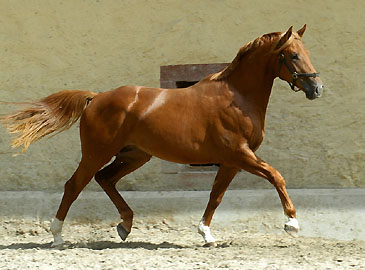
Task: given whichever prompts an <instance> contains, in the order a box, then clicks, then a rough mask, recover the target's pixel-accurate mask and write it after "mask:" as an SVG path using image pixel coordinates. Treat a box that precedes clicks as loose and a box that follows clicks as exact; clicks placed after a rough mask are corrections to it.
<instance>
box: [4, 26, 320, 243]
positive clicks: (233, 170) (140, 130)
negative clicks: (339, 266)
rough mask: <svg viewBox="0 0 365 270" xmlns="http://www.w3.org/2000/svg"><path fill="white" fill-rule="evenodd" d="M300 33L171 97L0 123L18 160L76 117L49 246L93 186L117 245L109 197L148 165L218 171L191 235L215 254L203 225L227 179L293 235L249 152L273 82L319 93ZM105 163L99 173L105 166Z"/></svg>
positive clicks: (248, 51) (32, 108)
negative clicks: (75, 141) (105, 204)
mask: <svg viewBox="0 0 365 270" xmlns="http://www.w3.org/2000/svg"><path fill="white" fill-rule="evenodd" d="M305 29H306V26H305V25H304V26H303V28H301V29H300V30H299V31H297V32H294V31H293V30H292V27H290V28H289V29H288V31H286V32H285V33H279V32H278V33H269V34H265V35H263V36H261V37H259V38H257V39H255V40H254V41H252V42H249V43H248V44H246V45H245V46H243V47H242V48H241V49H240V50H239V52H238V54H237V56H236V57H235V59H234V60H233V62H232V63H231V64H230V65H229V66H227V68H225V69H224V70H222V71H221V72H218V73H216V74H212V75H209V76H208V77H206V78H204V79H203V80H201V81H200V82H198V83H197V84H195V85H193V86H191V87H187V88H180V89H161V88H147V87H142V86H122V87H119V88H117V89H114V90H111V91H108V92H104V93H94V92H91V91H81V90H69V91H61V92H58V93H55V94H53V95H50V96H48V97H46V98H44V99H42V100H40V101H36V102H29V103H25V104H26V105H27V107H25V108H24V109H21V110H18V111H16V112H14V113H11V114H8V115H6V116H4V117H2V121H3V122H4V123H5V124H6V125H7V128H8V130H9V132H11V133H19V134H18V136H17V137H16V138H15V139H14V140H13V142H12V144H13V146H14V147H16V146H20V145H23V146H24V149H23V151H25V150H26V149H27V147H28V146H29V145H30V144H31V143H32V142H34V141H37V140H38V139H40V138H42V137H43V136H45V135H47V134H50V133H52V132H54V131H58V132H60V131H63V130H65V129H67V128H69V127H70V126H71V125H72V124H74V123H75V122H76V121H77V120H78V119H79V118H80V117H81V120H80V139H81V151H82V158H81V161H80V163H79V166H78V168H77V169H76V171H75V172H74V174H73V175H72V177H71V178H70V179H69V180H68V181H67V183H66V184H65V188H64V194H63V198H62V201H61V204H60V206H59V209H58V211H57V214H56V217H55V219H54V221H53V222H52V225H51V231H52V234H53V236H54V242H53V245H55V246H57V245H60V244H62V242H63V241H62V236H61V231H62V225H63V222H64V220H65V218H66V215H67V212H68V210H69V208H70V206H71V204H72V203H73V202H74V201H75V200H76V198H77V197H78V196H79V194H80V192H81V191H82V190H83V189H84V187H85V186H86V185H87V184H88V183H89V182H90V181H91V179H92V178H93V177H94V176H95V180H96V181H97V182H98V183H99V185H100V186H101V187H102V188H103V190H104V191H105V192H106V193H107V195H108V196H109V197H110V199H111V200H112V202H113V203H114V205H115V206H116V208H117V209H118V211H119V213H120V217H121V222H120V223H119V225H118V226H117V231H118V233H119V235H120V237H121V238H122V239H123V240H125V239H126V237H127V236H128V234H129V233H130V231H131V228H132V220H133V212H132V210H131V209H130V208H129V206H128V205H127V203H126V202H125V201H124V199H123V198H122V196H121V195H120V194H119V192H118V191H117V189H116V187H115V186H116V183H117V182H118V180H119V179H120V178H122V177H123V176H125V175H126V174H129V173H131V172H133V171H134V170H136V169H137V168H139V167H141V166H142V165H143V164H145V163H146V162H147V161H149V160H150V158H151V157H152V156H156V157H158V158H161V159H164V160H168V161H172V162H178V163H184V164H207V163H214V164H220V167H219V170H218V173H217V175H216V177H215V181H214V184H213V187H212V190H211V193H210V198H209V202H208V205H207V207H206V210H205V212H204V214H203V217H202V219H201V221H200V224H199V226H198V232H199V233H200V234H201V235H202V236H203V238H204V241H205V243H206V245H211V246H214V245H215V240H214V238H213V237H212V235H211V233H210V229H209V226H210V223H211V220H212V217H213V214H214V211H215V209H216V208H217V207H218V205H219V204H220V202H221V200H222V198H223V195H224V193H225V191H226V189H227V187H228V185H229V184H230V182H231V181H232V179H233V177H234V176H235V175H236V174H237V172H238V171H239V170H241V169H243V170H246V171H248V172H250V173H253V174H255V175H258V176H261V177H263V178H265V179H267V180H268V181H269V182H270V183H271V184H272V185H273V186H274V187H275V188H276V190H277V192H278V194H279V197H280V200H281V203H282V206H283V209H284V213H285V214H286V215H287V216H288V218H289V220H288V222H286V223H285V226H284V229H285V230H286V231H288V232H297V231H298V229H299V226H298V222H297V220H296V210H295V208H294V206H293V204H292V202H291V200H290V198H289V195H288V193H287V191H286V186H285V180H284V178H283V177H282V176H281V175H280V173H279V172H278V171H277V170H275V169H274V168H273V167H271V166H270V165H269V164H267V163H266V162H264V161H263V160H262V159H260V158H259V157H258V156H257V155H256V154H255V151H256V150H257V149H258V147H259V146H260V144H261V143H262V141H263V138H264V133H265V114H266V109H267V105H268V101H269V97H270V93H271V89H272V85H273V82H274V79H275V78H276V77H279V78H280V79H282V80H285V81H287V82H288V83H289V84H290V86H291V88H292V89H293V90H302V91H304V93H305V95H306V97H307V98H308V99H315V98H317V97H320V96H321V94H322V90H323V85H322V82H321V80H320V79H319V77H318V75H319V74H318V73H316V71H315V69H314V68H313V66H312V64H311V62H310V59H309V55H308V52H307V50H306V49H305V48H304V46H303V43H302V40H301V39H302V36H303V33H304V31H305ZM114 156H115V160H114V161H113V162H112V163H111V164H109V165H108V166H106V167H104V168H103V169H102V167H103V166H104V165H105V164H107V163H108V162H109V161H110V160H111V159H112V158H113V157H114Z"/></svg>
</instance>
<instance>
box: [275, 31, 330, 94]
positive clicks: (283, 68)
mask: <svg viewBox="0 0 365 270" xmlns="http://www.w3.org/2000/svg"><path fill="white" fill-rule="evenodd" d="M292 29H293V27H290V28H289V30H288V31H286V33H285V34H283V35H281V38H280V40H279V42H278V43H277V45H276V47H275V50H274V51H273V52H274V54H275V57H277V62H278V76H279V78H280V79H282V80H285V81H287V82H288V83H289V85H290V87H291V88H292V89H293V90H294V91H296V88H295V87H297V88H299V90H302V91H303V92H304V93H305V95H306V97H307V98H308V99H315V98H317V97H320V96H321V95H322V92H323V83H322V81H321V79H320V78H319V73H317V72H316V70H315V69H314V67H313V65H312V63H311V61H310V59H309V53H308V51H307V50H306V49H305V47H304V45H303V43H302V36H303V34H304V31H305V29H306V25H304V26H303V27H302V28H301V29H300V30H299V31H298V32H293V30H292ZM299 90H298V91H299Z"/></svg>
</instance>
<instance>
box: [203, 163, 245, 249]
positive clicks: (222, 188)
mask: <svg viewBox="0 0 365 270" xmlns="http://www.w3.org/2000/svg"><path fill="white" fill-rule="evenodd" d="M237 172H238V169H237V168H232V167H226V166H224V165H221V166H220V167H219V170H218V173H217V175H216V177H215V180H214V184H213V187H212V191H211V192H210V198H209V202H208V205H207V208H206V209H205V212H204V215H203V218H202V220H201V221H200V223H199V226H198V232H199V233H200V234H201V235H202V236H203V238H204V241H205V246H215V239H214V237H213V236H212V235H211V233H210V228H209V226H210V223H211V221H212V218H213V214H214V211H215V209H217V207H218V206H219V204H220V203H221V201H222V198H223V195H224V193H225V192H226V190H227V188H228V186H229V184H230V183H231V181H232V179H233V177H234V176H235V175H236V173H237Z"/></svg>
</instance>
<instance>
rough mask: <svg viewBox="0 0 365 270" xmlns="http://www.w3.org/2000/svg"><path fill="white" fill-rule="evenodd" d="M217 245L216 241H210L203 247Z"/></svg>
mask: <svg viewBox="0 0 365 270" xmlns="http://www.w3.org/2000/svg"><path fill="white" fill-rule="evenodd" d="M216 246H217V244H216V243H215V242H208V243H205V244H204V245H203V247H208V248H215V247H216Z"/></svg>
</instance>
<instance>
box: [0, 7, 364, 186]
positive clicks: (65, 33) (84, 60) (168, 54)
mask: <svg viewBox="0 0 365 270" xmlns="http://www.w3.org/2000/svg"><path fill="white" fill-rule="evenodd" d="M0 6H1V8H0V59H1V60H0V67H1V72H0V82H1V90H0V100H5V101H20V100H21V101H24V100H32V99H38V98H41V97H44V96H46V95H49V94H51V93H54V92H56V91H59V90H62V89H88V90H93V91H106V90H110V89H113V88H115V87H118V86H120V85H124V84H138V85H147V86H154V87H158V86H159V85H160V81H159V76H160V74H159V70H160V66H162V65H171V64H192V63H194V64H201V63H222V62H230V61H231V60H232V59H233V58H234V56H235V55H236V53H237V51H238V49H239V48H240V47H241V46H242V45H244V44H245V43H246V42H248V41H251V40H252V39H254V38H256V37H258V36H259V35H261V34H264V33H268V32H272V31H285V30H287V29H288V27H289V26H291V25H294V27H295V29H298V28H300V27H301V26H302V25H303V24H304V23H306V24H307V25H308V28H307V32H306V33H305V35H304V42H305V45H306V47H307V48H308V49H309V51H310V53H311V58H312V62H313V64H314V66H315V67H316V68H317V70H318V71H320V72H321V78H322V80H323V81H324V83H325V86H326V89H325V90H326V91H325V94H324V96H323V98H322V99H319V100H315V101H309V100H306V99H305V97H304V94H303V93H292V92H291V90H290V89H289V87H288V86H287V84H286V83H283V82H280V81H279V80H277V81H276V82H275V85H274V89H273V93H272V97H271V101H270V105H269V108H268V113H267V127H266V128H267V135H266V139H265V141H264V143H263V145H262V146H261V149H260V150H259V151H258V154H259V155H260V156H261V157H262V158H263V159H264V160H266V161H268V162H269V163H270V164H272V165H273V166H274V167H276V168H277V169H278V170H279V171H280V172H281V173H282V174H283V176H284V177H285V178H286V179H287V183H288V186H289V187H291V188H304V187H306V188H325V187H330V188H334V187H365V178H364V173H365V135H364V134H365V127H364V125H365V117H364V102H365V92H364V90H363V85H364V81H365V77H364V74H365V65H364V60H365V59H364V50H363V44H364V43H365V36H364V34H363V26H364V24H365V19H364V16H363V12H364V11H365V6H364V4H363V1H360V0H351V1H348V0H346V1H345V0H339V1H330V0H324V1H316V0H306V1H291V0H282V1H272V0H259V1H242V0H239V1H238V0H237V1H235V0H219V1H218V0H216V1H215V0H211V1H208V0H201V1H167V0H165V1H161V0H154V1H147V0H145V1H143V0H134V1H128V0H125V1H123V0H120V1H117V0H109V1H107V0H99V1H91V0H90V1H81V0H72V1H71V0H69V1H61V0H60V1H46V0H43V1H40V0H33V1H23V0H8V1H6V0H0ZM10 109H12V107H9V106H7V105H0V113H5V112H7V111H9V110H10ZM9 141H10V136H9V135H8V134H7V133H6V132H5V130H4V128H1V129H0V164H1V174H0V175H1V176H0V190H49V191H55V190H57V191H59V190H62V189H63V184H64V182H65V181H66V180H67V179H68V178H69V177H70V176H71V175H72V173H73V171H74V170H75V168H76V167H77V164H78V161H79V160H80V151H79V148H80V144H79V137H78V127H77V125H75V127H73V128H72V129H71V130H69V131H67V132H64V133H62V134H59V135H57V136H55V137H53V138H50V139H48V140H43V141H40V142H37V143H35V144H34V145H32V146H31V147H30V149H29V150H28V151H27V152H26V153H25V154H23V155H20V156H18V157H12V154H14V153H16V151H15V150H11V149H10V147H9ZM170 165H171V164H170ZM170 165H166V163H163V162H161V161H160V160H158V159H153V160H151V161H150V162H149V164H147V165H145V167H143V168H142V169H140V170H139V171H136V172H135V173H133V174H131V175H129V176H127V177H126V179H125V180H124V181H123V182H121V183H120V185H119V188H120V189H127V190H135V189H137V190H163V189H165V190H166V189H184V188H185V189H206V188H208V187H209V186H210V184H211V181H212V176H213V174H212V173H204V174H195V175H196V176H194V173H190V174H181V173H180V174H179V173H176V170H175V171H173V172H172V173H167V174H166V173H161V172H166V167H168V166H170ZM171 166H175V165H171ZM164 168H165V169H164ZM199 175H200V176H199ZM198 176H199V177H198ZM200 178H201V181H199V180H200ZM254 187H270V185H269V184H267V183H265V181H264V180H261V179H259V178H257V177H254V176H251V175H249V174H247V173H240V174H239V175H238V176H237V179H235V181H234V183H233V184H232V188H254ZM88 188H89V189H93V190H100V189H99V187H97V185H96V184H94V183H92V184H91V185H89V187H88Z"/></svg>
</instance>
